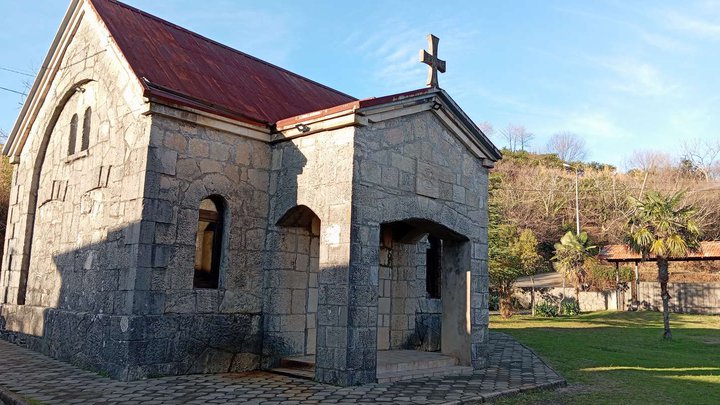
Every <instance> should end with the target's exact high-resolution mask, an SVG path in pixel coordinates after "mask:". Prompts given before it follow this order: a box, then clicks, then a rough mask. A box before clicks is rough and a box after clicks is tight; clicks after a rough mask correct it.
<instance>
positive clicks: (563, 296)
mask: <svg viewBox="0 0 720 405" xmlns="http://www.w3.org/2000/svg"><path fill="white" fill-rule="evenodd" d="M566 295H567V291H566V290H565V273H563V295H562V298H560V301H558V314H559V313H562V303H563V301H565V296H566Z"/></svg>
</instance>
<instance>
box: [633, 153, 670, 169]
mask: <svg viewBox="0 0 720 405" xmlns="http://www.w3.org/2000/svg"><path fill="white" fill-rule="evenodd" d="M671 161H672V160H671V159H670V156H669V155H668V154H667V153H665V152H659V151H656V150H635V151H633V153H632V154H631V155H630V157H628V158H627V159H626V161H625V166H626V167H627V169H638V170H641V171H643V172H646V173H647V172H653V171H655V170H657V169H662V168H666V167H669V166H671Z"/></svg>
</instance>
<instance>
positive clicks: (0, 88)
mask: <svg viewBox="0 0 720 405" xmlns="http://www.w3.org/2000/svg"><path fill="white" fill-rule="evenodd" d="M0 90H5V91H9V92H10V93H15V94H19V95H21V96H27V94H26V93H23V92H21V91H17V90H13V89H8V88H7V87H2V86H0Z"/></svg>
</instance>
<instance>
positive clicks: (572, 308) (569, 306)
mask: <svg viewBox="0 0 720 405" xmlns="http://www.w3.org/2000/svg"><path fill="white" fill-rule="evenodd" d="M560 313H562V314H563V315H571V316H572V315H577V314H579V313H580V305H578V302H577V300H575V299H573V298H566V299H565V300H564V301H563V302H562V304H560Z"/></svg>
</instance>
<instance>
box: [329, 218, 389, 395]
mask: <svg viewBox="0 0 720 405" xmlns="http://www.w3.org/2000/svg"><path fill="white" fill-rule="evenodd" d="M359 228H360V227H353V229H352V232H351V235H350V238H349V239H350V240H352V241H353V243H352V244H339V245H333V244H331V243H329V242H330V241H329V240H328V237H329V236H331V235H329V234H328V229H327V228H323V229H322V232H321V233H322V236H321V238H320V274H319V277H318V283H319V287H320V291H319V298H318V299H319V302H318V331H317V355H316V363H315V368H316V371H315V373H316V374H315V376H316V379H317V380H318V381H320V382H324V383H329V384H335V385H342V386H350V385H361V384H367V383H371V382H375V379H376V375H375V373H376V362H377V288H378V285H377V283H378V263H379V262H378V252H379V248H378V244H377V240H378V232H379V227H377V226H375V227H373V229H372V230H373V231H372V232H368V231H369V230H368V229H363V230H362V231H361V230H360V229H359ZM363 228H369V227H363ZM361 234H362V235H361ZM370 234H372V235H373V236H372V237H370V236H369V235H370ZM370 240H372V241H373V242H374V243H369V241H370Z"/></svg>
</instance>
